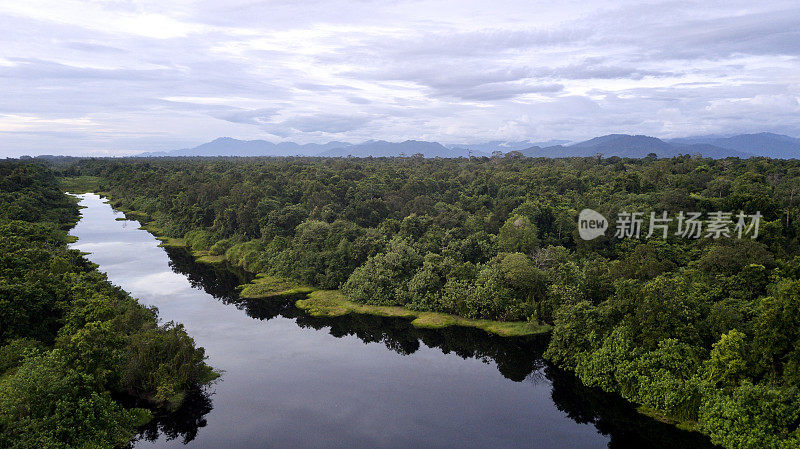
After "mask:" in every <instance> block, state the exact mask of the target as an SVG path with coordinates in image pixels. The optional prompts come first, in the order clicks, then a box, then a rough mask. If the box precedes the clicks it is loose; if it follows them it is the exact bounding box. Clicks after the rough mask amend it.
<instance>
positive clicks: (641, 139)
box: [139, 133, 800, 159]
mask: <svg viewBox="0 0 800 449" xmlns="http://www.w3.org/2000/svg"><path fill="white" fill-rule="evenodd" d="M567 142H568V141H548V142H541V143H533V142H530V141H510V142H505V141H492V142H484V143H476V144H450V145H442V144H440V143H438V142H427V141H421V140H406V141H404V142H387V141H384V140H370V141H367V142H364V143H360V144H351V143H347V142H328V143H325V144H315V143H309V144H298V143H294V142H281V143H272V142H268V141H265V140H238V139H233V138H230V137H220V138H219V139H216V140H214V141H211V142H208V143H204V144H202V145H199V146H197V147H194V148H184V149H181V150H173V151H160V152H148V153H142V154H140V155H139V156H322V157H348V156H353V157H370V156H372V157H397V156H401V155H405V156H413V155H415V154H422V155H423V156H424V157H448V158H454V157H467V156H468V154H471V155H472V156H473V157H481V156H489V155H491V154H492V153H493V152H495V151H502V152H504V153H508V152H511V151H519V152H520V153H522V154H523V155H525V156H529V157H549V158H558V157H588V156H595V155H597V154H602V155H603V156H604V157H612V156H619V157H631V158H642V157H647V155H649V154H651V153H653V154H655V155H656V156H658V157H673V156H677V155H681V154H690V155H695V154H700V155H702V156H705V157H712V158H725V157H739V158H748V157H753V156H765V157H772V158H781V159H792V158H800V139H797V138H794V137H789V136H784V135H781V134H772V133H759V134H739V135H735V136H719V135H711V136H696V137H686V138H680V139H670V140H668V141H665V140H661V139H658V138H656V137H650V136H643V135H635V136H634V135H629V134H609V135H606V136H600V137H595V138H593V139H589V140H586V141H584V142H578V143H575V144H571V145H563V143H567Z"/></svg>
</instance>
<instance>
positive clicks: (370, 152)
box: [318, 140, 467, 157]
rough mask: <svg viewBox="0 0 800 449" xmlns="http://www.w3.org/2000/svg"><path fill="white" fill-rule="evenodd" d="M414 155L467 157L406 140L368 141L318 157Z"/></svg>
mask: <svg viewBox="0 0 800 449" xmlns="http://www.w3.org/2000/svg"><path fill="white" fill-rule="evenodd" d="M415 154H422V155H423V156H424V157H461V156H463V157H467V151H466V150H464V149H460V148H456V149H453V148H447V147H446V146H444V145H442V144H440V143H439V142H425V141H421V140H406V141H405V142H387V141H385V140H370V141H368V142H364V143H360V144H358V145H350V146H347V147H343V148H333V149H330V150H326V151H323V152H321V153H319V154H318V155H319V156H325V157H345V156H353V157H369V156H373V157H396V156H400V155H405V156H412V155H415Z"/></svg>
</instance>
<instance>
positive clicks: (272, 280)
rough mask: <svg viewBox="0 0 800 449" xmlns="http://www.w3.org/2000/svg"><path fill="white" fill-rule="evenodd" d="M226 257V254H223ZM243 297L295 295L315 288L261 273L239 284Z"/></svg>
mask: <svg viewBox="0 0 800 449" xmlns="http://www.w3.org/2000/svg"><path fill="white" fill-rule="evenodd" d="M222 257H223V258H224V256H222ZM239 287H240V288H241V289H242V291H241V292H240V293H239V296H241V297H242V298H269V297H272V296H283V295H294V294H297V293H311V292H313V291H314V289H313V288H311V287H307V286H305V285H301V284H299V283H298V282H295V281H293V280H291V279H286V278H281V277H277V276H268V275H266V274H259V275H257V276H256V278H255V279H253V281H252V282H250V283H249V284H244V285H240V286H239Z"/></svg>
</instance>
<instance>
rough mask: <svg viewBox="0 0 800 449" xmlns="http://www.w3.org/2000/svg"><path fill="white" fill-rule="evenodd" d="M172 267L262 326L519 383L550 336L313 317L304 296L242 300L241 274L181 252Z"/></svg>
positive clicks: (536, 366)
mask: <svg viewBox="0 0 800 449" xmlns="http://www.w3.org/2000/svg"><path fill="white" fill-rule="evenodd" d="M167 253H168V254H169V256H170V260H171V261H170V267H172V269H173V270H174V271H175V272H176V273H180V274H182V275H184V276H186V277H187V278H188V279H189V281H190V282H191V283H192V285H193V286H194V287H197V288H202V289H203V290H204V291H205V292H206V293H208V294H210V295H212V296H213V297H215V298H217V299H219V300H221V301H222V302H224V303H225V304H231V305H234V306H236V307H237V308H239V309H240V310H243V311H244V312H245V313H247V315H248V316H250V317H252V318H255V319H258V320H269V319H272V318H276V317H278V316H280V317H284V318H291V319H294V320H296V323H297V325H298V326H300V327H302V328H311V329H316V330H324V329H328V333H329V334H330V335H333V336H334V337H337V338H341V337H345V336H351V335H352V336H356V337H358V338H359V339H360V340H361V341H363V342H364V343H382V344H384V345H385V346H386V347H387V348H388V349H390V350H392V351H394V352H397V353H398V354H401V355H410V354H413V353H415V352H416V351H418V350H419V349H420V347H421V346H420V345H421V344H424V345H425V346H428V347H430V348H439V349H440V350H441V351H442V352H443V353H445V354H450V353H454V354H457V355H458V356H460V357H461V358H462V359H468V358H473V359H479V360H483V361H485V362H487V363H490V362H494V363H495V364H496V365H497V369H498V370H499V371H500V373H501V374H502V375H503V376H504V377H506V378H507V379H511V380H513V381H516V382H520V381H522V380H525V379H526V378H528V377H529V376H530V375H531V373H533V372H534V371H538V370H541V369H542V368H543V367H544V360H543V359H542V354H543V353H544V350H545V349H546V348H547V337H546V336H530V337H518V338H509V337H498V336H496V335H493V334H489V333H487V332H485V331H482V330H479V329H474V328H468V327H446V328H443V329H421V328H418V327H415V326H412V325H411V321H409V320H407V319H402V318H389V317H381V316H375V315H361V314H349V315H344V316H340V317H314V316H311V315H308V314H306V313H305V312H303V311H302V310H301V309H298V308H297V307H295V306H294V303H295V301H297V300H298V299H302V298H304V297H305V294H299V295H289V296H283V297H275V298H266V299H264V298H260V299H251V298H240V297H239V295H238V294H237V290H236V286H237V285H240V284H242V283H246V282H249V281H250V280H252V275H248V274H247V273H245V272H242V271H241V270H237V269H236V268H234V267H230V266H226V265H223V264H217V265H210V264H202V263H198V262H196V261H195V260H194V258H193V257H192V256H191V255H190V254H189V253H188V252H187V251H185V250H183V249H169V250H168V251H167Z"/></svg>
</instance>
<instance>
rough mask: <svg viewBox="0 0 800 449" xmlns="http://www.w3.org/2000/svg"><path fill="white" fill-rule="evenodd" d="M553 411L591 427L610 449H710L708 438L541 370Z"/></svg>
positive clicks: (559, 374) (563, 373)
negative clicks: (604, 437) (548, 390)
mask: <svg viewBox="0 0 800 449" xmlns="http://www.w3.org/2000/svg"><path fill="white" fill-rule="evenodd" d="M544 372H545V375H546V376H547V378H548V379H549V380H550V382H551V383H552V385H553V388H552V393H551V397H552V399H553V402H554V403H555V405H556V407H557V408H558V409H559V410H561V411H562V412H564V413H566V414H567V416H568V417H569V418H570V419H572V420H573V421H575V422H578V423H582V424H592V425H594V426H595V428H597V430H598V431H599V432H600V433H602V434H603V435H608V436H609V437H610V438H611V440H610V441H609V443H608V447H609V449H634V448H653V449H659V448H663V449H713V448H715V447H716V446H714V445H713V444H711V442H710V441H709V439H708V437H706V436H704V435H701V434H700V433H698V432H686V431H682V430H680V429H678V428H676V427H675V426H673V425H671V424H667V423H663V422H660V421H657V420H654V419H652V418H649V417H647V416H645V415H642V414H641V413H638V412H637V411H636V407H635V406H634V405H633V404H631V403H629V402H627V401H625V400H624V399H622V397H620V396H618V395H615V394H608V393H605V392H603V391H601V390H599V389H597V388H590V387H587V386H585V385H583V384H582V383H581V382H580V381H579V380H578V379H577V378H576V377H575V376H574V375H573V374H572V373H568V372H566V371H562V370H560V369H557V368H554V367H552V366H549V365H548V366H547V367H546V368H545V369H544Z"/></svg>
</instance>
